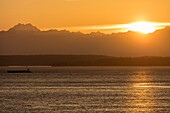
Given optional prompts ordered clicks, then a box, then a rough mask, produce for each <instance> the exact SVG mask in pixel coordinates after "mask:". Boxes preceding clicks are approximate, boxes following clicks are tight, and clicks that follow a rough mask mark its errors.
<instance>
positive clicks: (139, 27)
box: [128, 22, 156, 34]
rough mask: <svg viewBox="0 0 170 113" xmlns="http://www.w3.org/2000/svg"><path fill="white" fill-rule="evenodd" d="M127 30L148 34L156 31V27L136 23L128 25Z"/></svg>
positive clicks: (146, 23)
mask: <svg viewBox="0 0 170 113" xmlns="http://www.w3.org/2000/svg"><path fill="white" fill-rule="evenodd" d="M128 30H130V31H137V32H141V33H144V34H148V33H153V32H154V31H156V27H155V25H154V23H149V22H136V23H132V24H129V27H128Z"/></svg>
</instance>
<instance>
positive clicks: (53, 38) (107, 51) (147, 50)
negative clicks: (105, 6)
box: [0, 24, 170, 57]
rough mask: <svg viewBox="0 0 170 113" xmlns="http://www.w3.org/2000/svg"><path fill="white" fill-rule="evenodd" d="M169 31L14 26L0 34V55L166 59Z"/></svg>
mask: <svg viewBox="0 0 170 113" xmlns="http://www.w3.org/2000/svg"><path fill="white" fill-rule="evenodd" d="M169 49H170V27H165V28H164V29H161V30H157V31H155V32H154V33H150V34H142V33H138V32H132V31H128V32H124V33H112V34H104V33H101V32H92V33H90V34H84V33H81V32H70V31H67V30H61V31H59V30H48V31H41V30H39V29H38V28H37V27H36V26H33V25H32V24H17V25H15V26H14V27H12V28H10V29H9V30H8V31H1V32H0V55H61V54H62V55H107V56H118V57H120V56H122V57H123V56H125V57H136V56H170V51H169Z"/></svg>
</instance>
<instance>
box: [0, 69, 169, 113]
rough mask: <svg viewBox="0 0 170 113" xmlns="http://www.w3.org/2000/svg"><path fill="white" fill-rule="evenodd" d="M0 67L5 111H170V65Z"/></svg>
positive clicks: (0, 108) (0, 95)
mask: <svg viewBox="0 0 170 113" xmlns="http://www.w3.org/2000/svg"><path fill="white" fill-rule="evenodd" d="M24 68H25V67H0V103H1V104H0V112H130V113H131V112H163V113H166V112H167V113H168V112H170V67H30V70H32V71H33V73H27V74H8V73H6V71H7V70H13V69H24Z"/></svg>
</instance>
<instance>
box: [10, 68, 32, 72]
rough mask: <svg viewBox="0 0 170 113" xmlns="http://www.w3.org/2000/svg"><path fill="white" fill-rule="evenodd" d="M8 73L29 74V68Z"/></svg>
mask: <svg viewBox="0 0 170 113" xmlns="http://www.w3.org/2000/svg"><path fill="white" fill-rule="evenodd" d="M7 72H8V73H31V71H30V70H29V68H28V69H27V70H9V71H7Z"/></svg>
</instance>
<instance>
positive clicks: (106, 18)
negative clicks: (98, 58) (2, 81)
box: [0, 0, 170, 30]
mask: <svg viewBox="0 0 170 113" xmlns="http://www.w3.org/2000/svg"><path fill="white" fill-rule="evenodd" d="M169 6H170V0H0V14H1V15H0V30H4V29H5V30H6V29H9V28H10V27H12V26H13V25H16V24H17V23H19V22H20V23H32V24H33V25H35V26H37V27H39V28H40V29H48V28H64V27H65V28H68V27H76V26H101V25H108V26H109V25H114V24H116V25H117V24H128V23H132V22H136V21H149V22H160V23H170V14H169V11H170V7H169Z"/></svg>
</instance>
